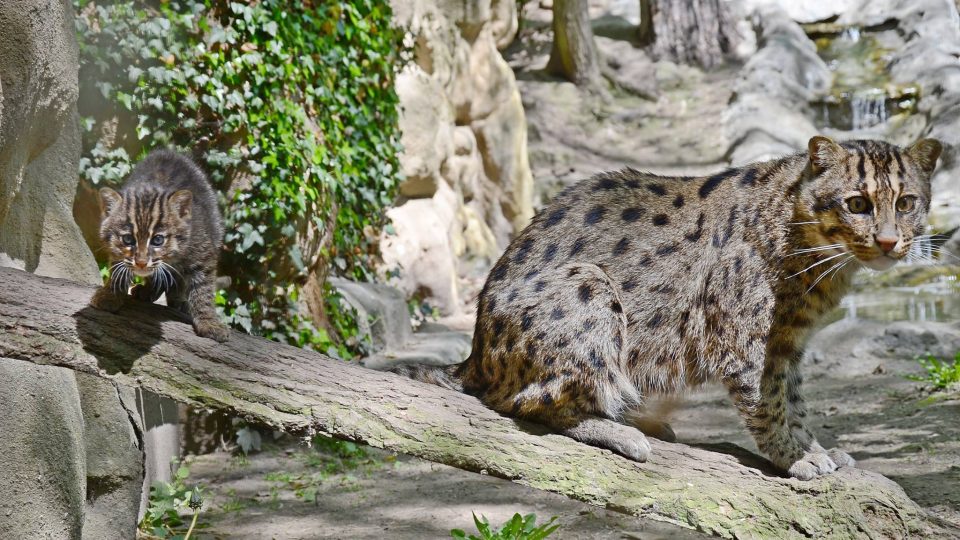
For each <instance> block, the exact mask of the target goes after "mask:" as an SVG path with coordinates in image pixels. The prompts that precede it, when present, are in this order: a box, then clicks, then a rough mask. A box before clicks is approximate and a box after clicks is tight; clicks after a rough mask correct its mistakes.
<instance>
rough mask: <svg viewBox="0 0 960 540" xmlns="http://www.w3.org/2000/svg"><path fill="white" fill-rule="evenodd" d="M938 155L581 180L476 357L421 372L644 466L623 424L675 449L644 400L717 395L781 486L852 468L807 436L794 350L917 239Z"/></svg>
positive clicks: (501, 267)
mask: <svg viewBox="0 0 960 540" xmlns="http://www.w3.org/2000/svg"><path fill="white" fill-rule="evenodd" d="M939 154H940V144H939V143H938V142H936V141H934V140H931V139H925V140H922V141H920V142H918V143H917V144H915V145H913V146H911V147H910V148H906V149H901V148H897V147H895V146H892V145H889V144H886V143H882V142H877V141H851V142H846V143H843V144H839V145H838V144H837V143H834V142H833V141H831V140H830V139H827V138H825V137H814V138H813V139H811V141H810V144H809V149H808V152H804V153H801V154H796V155H793V156H789V157H786V158H783V159H778V160H775V161H770V162H766V163H758V164H754V165H749V166H745V167H742V168H738V169H730V170H727V171H724V172H721V173H719V174H716V175H713V176H709V177H705V178H665V177H659V176H654V175H651V174H645V173H640V172H637V171H633V170H625V171H621V172H616V173H607V174H601V175H599V176H596V177H594V178H591V179H588V180H585V181H583V182H580V183H579V184H577V185H575V186H573V187H572V188H570V189H568V190H567V191H565V192H564V193H562V194H561V195H559V196H558V197H557V198H556V199H555V200H553V201H552V202H551V203H550V205H549V206H547V207H546V208H545V209H544V210H543V211H542V212H541V213H540V214H538V215H537V216H536V217H535V218H534V220H533V222H532V223H531V224H530V226H528V227H527V228H526V229H525V230H524V231H523V232H522V233H520V235H518V236H517V238H515V239H514V240H513V242H512V243H511V244H510V246H509V247H508V249H507V250H506V252H505V253H504V254H503V256H502V257H501V259H500V260H499V262H497V264H496V265H495V266H494V267H493V269H492V270H491V272H490V276H489V278H488V280H487V282H486V285H485V287H484V289H483V291H482V292H481V295H480V300H479V308H478V315H477V325H476V332H475V334H474V341H473V352H472V353H471V355H470V357H469V358H468V359H467V360H466V361H465V362H464V363H463V364H461V365H460V366H458V367H457V368H456V369H455V370H449V371H448V372H447V373H446V375H447V376H448V378H443V375H444V374H442V373H434V374H432V375H431V374H426V373H423V372H419V373H415V374H414V375H415V376H416V375H419V378H426V379H431V378H432V379H434V381H435V382H440V383H444V382H446V383H447V384H448V385H449V384H452V385H454V386H459V385H462V388H463V389H464V390H465V391H466V392H469V393H471V394H474V395H477V396H479V397H480V399H482V400H483V401H484V403H486V404H487V405H488V406H490V407H492V408H493V409H495V410H497V411H500V412H502V413H504V414H508V415H511V416H517V417H522V418H527V419H531V420H535V421H537V422H541V423H544V424H547V425H549V426H552V427H553V428H555V429H557V430H558V431H561V432H563V433H566V434H567V435H569V436H571V437H574V438H576V439H578V440H581V441H583V442H586V443H588V444H593V445H597V446H601V447H606V448H610V449H612V450H614V451H616V452H619V453H621V454H623V455H625V456H627V457H630V458H633V459H636V460H639V461H643V460H645V459H646V458H647V457H648V455H649V452H650V447H649V445H648V443H647V441H646V439H645V438H644V435H643V433H641V431H638V430H637V429H636V428H635V427H633V426H637V427H639V428H640V429H645V430H651V429H652V430H653V434H655V435H659V436H661V437H665V438H669V437H670V436H672V431H671V430H670V428H669V426H667V425H666V424H665V423H663V422H658V421H656V420H655V419H654V421H649V420H648V421H646V422H643V421H638V420H637V414H638V411H639V410H641V408H642V405H643V402H644V398H645V397H647V396H653V395H657V396H661V395H670V394H678V393H680V392H683V391H684V389H686V388H688V387H696V386H698V385H700V384H702V383H705V382H707V381H713V380H719V381H721V382H722V383H723V384H724V385H726V387H727V389H728V390H729V392H730V395H731V396H732V398H733V401H734V403H735V405H736V407H737V408H738V409H739V411H740V414H741V415H742V417H743V418H744V420H745V422H746V425H747V428H748V429H749V430H750V432H751V433H752V434H753V436H754V438H755V440H756V442H757V445H758V446H759V448H760V449H761V450H762V451H763V452H764V453H766V454H767V455H768V456H769V457H770V459H771V460H772V461H773V463H774V464H775V465H776V466H778V467H779V468H781V469H782V470H784V471H786V472H788V474H790V475H791V476H794V477H797V478H801V479H809V478H812V477H815V476H817V475H820V474H825V473H829V472H831V471H833V470H834V469H836V468H837V467H838V466H844V465H852V464H853V460H852V459H851V458H850V457H849V456H848V455H846V454H845V453H843V452H840V451H830V452H828V451H826V450H825V449H824V448H823V447H821V446H820V445H819V444H818V443H817V441H816V439H815V437H814V435H813V433H812V432H811V431H810V430H809V429H808V428H807V427H806V424H805V417H806V415H807V410H806V407H805V406H804V402H803V397H802V395H801V393H800V384H801V380H800V370H799V363H800V359H801V357H802V355H803V347H804V342H805V338H806V335H807V333H808V331H809V330H810V329H811V327H812V326H813V325H814V324H815V322H816V321H817V320H818V319H819V318H820V317H821V316H822V315H823V314H824V313H826V312H827V311H829V310H830V309H832V308H834V307H835V306H836V305H837V304H838V302H839V300H840V298H841V296H842V295H843V293H844V291H845V290H846V289H847V286H848V284H849V282H850V277H851V275H852V273H853V272H854V270H855V269H856V268H858V267H860V266H861V265H866V266H869V267H872V268H876V269H882V268H886V267H888V266H891V265H892V264H894V263H895V262H896V261H897V260H898V259H900V258H902V257H903V256H904V255H905V254H906V253H907V251H908V250H909V247H910V244H911V242H912V239H913V238H914V237H915V236H916V235H919V234H921V232H922V231H923V228H924V226H925V223H926V213H927V211H928V209H929V205H930V182H929V178H930V175H931V173H932V171H933V169H934V166H935V163H936V160H937V157H938V156H939ZM905 201H906V202H905ZM898 208H899V210H898ZM856 212H860V213H856ZM829 246H832V247H829ZM438 377H439V379H438ZM626 424H631V425H626ZM648 433H649V431H648Z"/></svg>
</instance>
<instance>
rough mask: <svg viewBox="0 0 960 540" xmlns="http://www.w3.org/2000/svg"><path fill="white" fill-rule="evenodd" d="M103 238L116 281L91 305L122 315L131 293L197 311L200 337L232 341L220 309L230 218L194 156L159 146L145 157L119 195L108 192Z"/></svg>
mask: <svg viewBox="0 0 960 540" xmlns="http://www.w3.org/2000/svg"><path fill="white" fill-rule="evenodd" d="M100 205H101V210H102V222H101V224H100V238H101V240H102V241H103V245H104V247H105V248H106V250H107V252H108V253H109V255H110V262H111V266H110V282H109V283H108V284H107V285H104V286H103V287H101V288H100V289H98V290H97V292H96V293H95V294H94V295H93V297H92V298H91V299H90V305H92V306H93V307H96V308H99V309H103V310H106V311H113V312H116V311H117V310H119V309H120V307H121V306H122V304H123V302H124V299H125V298H126V297H127V290H128V288H129V286H130V282H131V280H132V277H133V276H139V277H141V278H143V280H144V283H143V284H141V285H136V286H135V287H134V288H133V289H132V290H131V291H130V295H131V296H133V297H135V298H137V299H139V300H143V301H146V302H154V301H156V300H157V298H159V297H160V295H161V293H163V292H166V294H167V303H168V304H169V305H170V306H171V307H174V308H176V309H179V310H180V311H183V312H184V313H186V314H188V315H190V317H191V319H192V321H193V328H194V331H196V333H197V335H198V336H203V337H209V338H212V339H215V340H217V341H221V342H222V341H226V340H227V338H228V336H229V330H228V329H227V327H226V326H224V324H223V323H221V322H220V320H219V318H218V317H217V313H216V310H215V309H214V307H213V297H214V287H213V283H214V279H215V277H216V269H217V261H218V259H219V256H220V247H221V245H222V242H223V219H222V217H221V215H220V210H219V207H218V206H217V197H216V194H215V193H214V191H213V189H212V188H211V187H210V184H209V182H208V181H207V178H206V176H205V175H204V174H203V172H202V171H201V170H200V168H199V167H197V165H196V164H195V163H194V162H193V161H191V160H190V159H189V158H186V157H184V156H181V155H179V154H176V153H174V152H170V151H165V150H158V151H154V152H151V153H150V154H149V155H148V156H147V157H146V158H144V159H143V161H141V162H140V163H139V164H138V165H137V166H136V168H134V170H133V172H132V173H131V174H130V176H129V178H128V179H127V181H126V182H125V183H124V185H123V187H122V188H121V189H120V191H119V192H117V191H114V190H112V189H110V188H106V187H105V188H102V189H101V190H100Z"/></svg>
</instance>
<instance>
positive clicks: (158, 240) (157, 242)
mask: <svg viewBox="0 0 960 540" xmlns="http://www.w3.org/2000/svg"><path fill="white" fill-rule="evenodd" d="M150 245H151V246H162V245H163V235H162V234H155V235H153V238H151V239H150Z"/></svg>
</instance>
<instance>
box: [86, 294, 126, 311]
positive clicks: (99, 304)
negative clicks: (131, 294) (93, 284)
mask: <svg viewBox="0 0 960 540" xmlns="http://www.w3.org/2000/svg"><path fill="white" fill-rule="evenodd" d="M90 305H91V306H93V307H95V308H97V309H100V310H103V311H109V312H110V313H116V312H118V311H120V308H121V307H123V298H121V297H120V296H118V295H116V294H114V293H113V291H110V290H104V289H99V290H97V292H95V293H93V297H91V298H90Z"/></svg>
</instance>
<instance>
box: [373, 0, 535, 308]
mask: <svg viewBox="0 0 960 540" xmlns="http://www.w3.org/2000/svg"><path fill="white" fill-rule="evenodd" d="M393 7H394V13H395V22H396V23H397V24H398V25H400V26H402V27H404V28H406V29H407V30H408V32H409V38H410V39H411V40H412V43H413V46H414V62H413V63H411V64H410V65H408V66H406V67H405V68H404V70H403V71H402V72H401V73H400V75H399V77H398V78H397V93H398V94H399V96H400V103H401V107H402V116H401V120H400V127H401V131H402V133H403V136H402V142H403V145H404V148H405V151H404V155H403V156H402V165H403V172H404V174H405V175H406V180H405V181H404V183H403V184H402V185H401V186H400V195H401V198H400V200H399V201H398V203H397V206H396V207H395V208H393V209H391V210H390V211H388V212H387V215H388V216H389V218H390V219H391V221H392V222H393V229H394V233H393V234H389V233H387V234H385V235H384V236H383V239H382V240H383V241H382V249H383V256H384V260H385V265H384V272H385V273H387V272H389V273H390V275H394V274H398V275H397V276H396V277H393V278H391V282H392V283H393V284H394V285H396V286H397V287H398V288H399V289H400V290H402V291H403V292H404V293H405V294H407V295H408V296H414V295H417V296H421V297H424V298H428V299H429V300H430V301H431V303H433V304H434V305H436V306H437V307H439V308H440V309H441V311H442V312H443V313H445V314H456V313H459V311H460V309H461V304H462V302H463V301H464V299H463V298H462V297H461V296H462V295H461V293H460V290H459V286H458V275H459V274H460V273H461V272H462V271H463V270H462V269H461V259H464V258H472V257H480V258H486V259H493V258H495V257H496V256H497V255H498V254H499V253H500V252H501V251H502V250H503V249H504V248H505V247H506V244H507V242H508V241H509V238H510V236H511V234H512V233H514V232H516V231H518V230H520V229H521V228H523V227H524V226H525V225H526V224H527V221H528V220H529V219H530V218H531V217H532V216H533V206H532V194H533V178H532V176H531V174H530V167H529V165H528V163H527V133H526V130H527V127H526V121H525V118H524V113H523V106H522V104H521V102H520V93H519V91H518V90H517V85H516V81H515V79H514V75H513V71H512V70H511V69H510V66H508V65H507V63H506V61H504V59H503V57H502V56H501V55H500V52H499V51H498V47H500V48H502V47H505V46H506V45H507V44H509V43H510V41H511V40H512V39H513V36H514V35H515V33H516V31H517V14H516V3H515V2H513V1H510V0H484V1H480V2H469V3H457V2H439V3H438V2H428V1H424V0H395V1H394V2H393Z"/></svg>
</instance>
